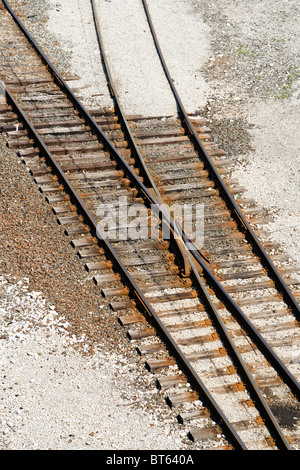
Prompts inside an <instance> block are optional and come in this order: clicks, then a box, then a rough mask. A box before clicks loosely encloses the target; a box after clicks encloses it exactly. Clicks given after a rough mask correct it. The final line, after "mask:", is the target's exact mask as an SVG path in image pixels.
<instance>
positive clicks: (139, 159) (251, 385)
mask: <svg viewBox="0 0 300 470" xmlns="http://www.w3.org/2000/svg"><path fill="white" fill-rule="evenodd" d="M91 3H92V10H93V16H94V22H95V27H96V34H97V38H98V44H99V49H100V53H101V55H102V59H103V64H104V68H105V72H106V75H107V79H108V86H109V88H110V90H111V95H112V98H113V100H114V105H115V109H116V112H117V114H118V115H119V119H120V122H121V126H122V128H123V130H125V135H126V136H127V139H128V141H129V142H130V148H131V149H132V151H133V153H134V156H135V161H136V164H137V166H138V167H139V168H141V169H142V171H143V176H144V177H145V180H146V181H147V182H148V185H150V187H151V188H152V190H153V192H154V193H155V195H156V197H157V199H158V200H159V201H160V203H161V204H163V202H164V201H163V198H162V196H161V194H160V192H159V190H158V188H157V186H156V185H155V183H154V180H153V178H152V175H151V172H150V171H149V169H148V167H147V164H146V163H145V161H144V158H143V156H142V154H141V152H140V150H139V148H138V146H137V144H136V141H135V138H134V136H133V133H132V131H131V129H130V125H129V123H128V120H127V118H126V116H125V113H124V111H123V109H122V105H121V102H120V99H119V95H118V91H117V89H116V87H115V84H114V80H113V77H112V73H111V70H110V67H109V63H108V59H107V55H106V53H105V47H104V42H103V37H102V34H101V27H100V18H99V14H98V10H97V8H96V5H95V0H92V1H91ZM171 225H172V227H174V226H175V228H176V226H177V225H179V223H178V221H176V220H174V221H173V222H171ZM178 229H179V232H180V233H183V236H184V240H185V243H190V244H191V241H190V240H189V238H188V237H187V236H186V235H185V233H184V231H183V229H182V227H180V226H179V227H178ZM184 250H185V257H186V258H187V260H188V262H189V264H190V267H191V269H192V271H193V274H194V277H195V278H196V282H197V284H198V287H200V291H201V292H202V294H204V296H205V301H206V303H207V305H208V308H209V310H210V312H211V313H212V314H213V317H214V319H215V320H216V321H217V324H218V329H219V330H220V332H221V337H223V338H225V343H226V345H227V348H228V349H229V351H230V352H231V355H232V356H233V357H234V363H235V364H236V365H237V370H238V372H239V373H240V375H241V376H242V377H243V378H244V380H245V382H246V383H247V386H248V389H250V390H251V392H252V394H253V395H254V396H255V397H256V398H255V402H256V405H257V406H258V408H259V409H260V411H261V413H262V414H263V415H264V416H267V420H268V422H269V425H271V428H274V429H275V430H276V435H277V436H279V439H280V440H281V439H282V440H283V442H284V446H287V448H289V444H288V442H287V440H286V438H285V436H284V435H283V433H282V432H281V429H280V427H279V425H278V423H277V421H276V419H275V417H274V415H273V413H272V412H271V410H270V408H269V406H268V405H267V403H266V401H265V399H264V397H263V396H262V394H261V392H260V390H259V388H258V387H257V384H256V382H255V380H254V378H253V376H252V375H251V373H250V371H249V369H248V367H247V366H246V364H245V362H244V361H243V358H242V356H241V354H240V353H239V351H238V349H237V347H236V346H235V344H234V341H233V340H232V338H231V336H230V334H229V332H228V330H227V328H226V326H225V324H224V322H223V320H222V318H221V316H220V315H219V312H218V311H217V309H216V307H215V305H214V303H213V301H212V298H211V296H210V295H209V294H208V291H207V289H206V288H205V286H204V283H203V281H202V279H201V277H200V276H199V273H198V270H197V268H196V266H195V264H194V261H193V260H192V259H191V257H190V255H189V250H188V249H187V248H186V245H185V247H184ZM192 254H193V255H194V257H195V258H196V257H197V262H198V263H199V261H200V259H199V251H198V250H197V251H196V253H195V252H194V251H192ZM200 255H201V265H202V264H203V265H205V266H206V263H205V261H207V259H206V258H205V257H204V256H203V255H202V253H201V252H200ZM203 259H205V261H203ZM199 264H200V263H199ZM207 269H208V268H207ZM208 271H209V272H210V273H211V271H210V270H209V269H208ZM219 291H220V289H219ZM222 293H223V291H222ZM244 323H245V322H244ZM259 404H260V405H259Z"/></svg>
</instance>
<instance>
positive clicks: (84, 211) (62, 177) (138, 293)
mask: <svg viewBox="0 0 300 470" xmlns="http://www.w3.org/2000/svg"><path fill="white" fill-rule="evenodd" d="M4 3H5V4H6V3H7V2H4ZM13 16H14V19H15V20H17V23H18V24H19V26H20V27H21V29H23V28H24V26H23V25H22V23H21V22H20V21H19V19H18V18H17V16H16V15H15V14H13ZM24 29H25V28H24ZM26 35H27V37H28V36H29V37H30V38H31V36H30V34H29V33H28V32H27V34H26ZM30 40H31V41H33V42H34V40H33V39H32V38H31V39H30ZM36 47H37V48H38V46H36ZM38 49H39V48H38ZM39 51H40V52H41V56H42V57H43V59H44V61H45V62H46V63H47V65H48V66H49V67H50V68H51V67H52V66H51V64H50V63H49V61H48V59H47V58H46V56H45V55H44V54H43V52H42V51H41V50H40V49H39ZM51 70H52V69H51ZM52 72H53V75H54V77H55V78H56V79H57V81H58V83H59V85H60V86H63V88H64V92H66V91H67V92H68V93H67V94H68V95H69V99H70V100H71V101H72V102H73V103H74V102H75V104H77V106H78V107H79V109H81V110H82V111H84V114H85V113H87V112H86V110H85V108H83V106H82V105H81V103H80V102H79V101H78V100H77V98H76V97H75V96H74V94H73V92H72V91H71V90H70V89H69V88H68V86H67V85H66V84H64V81H63V80H62V79H61V77H60V76H59V75H58V74H57V72H56V71H55V70H54V69H53V70H52ZM7 94H8V96H9V99H10V101H11V102H12V103H13V106H14V108H15V109H16V110H17V111H18V113H19V115H21V117H22V119H23V120H24V121H25V122H26V126H27V127H28V128H29V131H30V134H31V135H32V136H33V138H34V140H35V141H37V143H38V144H39V146H40V147H41V148H43V153H44V154H45V156H46V158H47V160H48V161H50V162H52V164H53V165H54V168H55V172H56V173H57V174H58V177H59V179H60V180H61V181H62V182H63V184H64V186H67V188H68V192H69V193H71V197H72V199H73V200H74V199H75V202H76V203H77V205H78V204H79V207H80V208H81V213H82V215H83V216H84V219H85V220H86V221H87V222H88V224H89V225H92V228H93V232H94V233H95V234H96V235H98V236H99V233H100V234H101V232H99V227H98V226H97V224H96V221H95V220H94V219H93V217H92V216H91V214H90V213H89V211H88V210H87V208H86V206H85V205H84V203H83V202H82V200H81V199H80V197H79V195H78V193H77V192H76V191H75V190H74V188H73V187H72V185H71V183H70V182H69V180H68V179H67V177H66V176H65V175H64V173H63V172H62V170H61V169H60V167H59V165H58V164H57V162H56V161H55V159H54V157H53V156H52V155H51V154H50V152H49V150H48V148H47V147H46V146H45V144H44V143H43V141H42V139H41V138H40V136H39V134H38V133H37V131H36V130H35V129H34V127H33V126H32V124H31V122H30V120H29V119H28V118H27V116H26V115H25V113H24V112H23V111H22V110H21V108H20V107H19V106H18V105H17V103H16V101H15V100H14V98H13V96H12V95H11V94H10V92H9V90H8V89H7ZM87 117H89V118H90V119H92V118H91V117H90V116H89V115H88V113H87ZM92 121H93V122H94V120H93V119H92ZM94 127H95V129H96V130H99V131H100V135H101V136H104V134H103V133H102V132H101V130H100V128H98V126H97V124H96V123H95V122H94ZM104 137H105V136H104ZM104 140H106V141H107V143H108V144H109V145H108V147H112V148H113V152H112V153H115V154H117V155H119V154H118V152H117V151H116V149H115V148H114V147H113V146H112V144H111V143H110V142H109V141H108V139H106V137H105V139H104ZM119 158H122V157H121V156H119ZM125 163H126V162H125ZM126 165H127V164H126ZM138 182H139V185H141V183H140V180H138ZM74 191H75V192H74ZM142 192H145V194H147V192H148V191H147V188H144V189H143V190H142ZM150 196H151V195H150ZM97 231H98V232H97ZM102 238H103V235H101V239H102ZM106 242H107V244H106V247H107V248H108V250H109V252H110V255H112V251H111V250H112V247H111V246H110V244H109V243H108V241H107V240H106ZM113 257H114V259H116V262H117V264H118V265H119V268H121V272H122V273H123V275H125V278H126V279H127V281H129V283H130V285H131V288H133V290H134V293H135V295H136V296H137V297H138V299H139V301H140V302H141V304H142V305H143V306H144V308H146V311H147V312H148V315H149V314H150V317H151V318H155V317H157V316H156V314H155V312H154V310H153V309H152V307H151V305H150V304H149V303H148V301H147V300H146V299H145V297H144V296H143V295H142V293H141V291H140V290H139V288H138V286H137V285H136V284H135V282H134V281H133V279H132V278H131V276H130V275H129V273H128V272H127V270H126V268H124V266H123V265H122V263H121V261H120V259H119V258H118V257H117V258H115V253H113ZM120 263H121V266H120ZM124 269H125V270H124ZM195 275H196V278H197V277H198V282H199V285H200V287H201V289H202V293H204V295H205V296H206V301H207V302H208V303H209V304H210V299H209V297H208V295H207V292H205V291H206V289H205V286H204V285H203V283H202V281H201V279H200V276H199V275H198V273H197V272H196V273H195ZM122 277H123V276H122ZM130 278H131V279H130ZM132 281H133V282H132ZM149 309H150V310H149ZM214 309H215V307H214V305H211V310H214ZM214 313H215V315H216V318H217V315H218V314H217V312H216V311H215V312H214ZM157 318H158V317H157ZM158 320H159V319H158ZM218 321H219V320H218ZM158 327H159V329H160V330H161V329H163V333H162V332H161V333H162V334H163V335H165V336H166V337H169V336H170V335H169V333H168V332H167V331H166V330H165V328H164V327H163V325H162V324H161V322H160V321H158ZM223 333H225V336H228V338H227V341H228V340H229V338H230V336H229V334H228V332H227V331H226V329H225V331H223ZM169 341H170V339H169ZM169 341H168V342H169ZM172 341H173V340H172ZM172 341H171V343H172ZM230 347H231V350H232V351H233V352H234V353H235V354H236V352H237V351H235V346H234V345H232V344H231V346H230ZM173 348H174V344H173V345H172V344H171V349H173ZM176 348H177V345H176V344H175V356H176V357H177V358H178V359H179V363H181V364H182V356H181V355H182V353H179V357H178V351H176ZM180 356H181V358H180ZM183 363H185V364H186V359H185V360H184V361H183ZM240 365H241V364H240ZM190 367H191V366H190V365H189V366H188V369H190ZM239 369H240V366H239ZM243 372H244V374H245V372H246V376H247V375H248V371H247V369H246V371H245V370H244V367H243ZM191 373H192V380H191V383H195V378H194V377H193V372H192V371H190V373H188V374H187V375H190V374H191ZM198 379H199V378H198V377H197V379H196V382H197V381H198ZM199 380H200V379H199ZM246 381H248V383H249V381H250V386H252V387H254V390H255V387H256V384H255V382H254V384H253V383H251V382H252V378H251V375H249V376H248V378H246ZM198 385H199V383H198ZM203 385H204V384H202V386H203ZM202 393H203V390H202ZM207 393H208V391H204V394H205V396H207ZM255 393H257V391H256V390H255ZM211 398H212V397H211ZM216 405H217V404H215V405H214V406H213V407H215V406H216ZM263 408H264V414H265V413H266V411H267V414H268V420H270V421H271V423H272V425H273V426H275V434H277V439H280V440H281V441H282V442H283V445H284V447H285V448H289V447H288V446H287V444H288V443H287V442H285V437H284V436H283V435H282V433H281V430H280V428H279V429H278V428H277V423H276V420H275V419H274V417H273V415H272V413H271V412H270V410H268V409H267V410H266V409H265V405H263ZM222 422H224V419H222ZM228 424H229V426H230V423H228ZM230 432H231V433H232V432H233V433H234V434H235V431H234V430H233V429H231V430H230ZM273 433H274V431H273Z"/></svg>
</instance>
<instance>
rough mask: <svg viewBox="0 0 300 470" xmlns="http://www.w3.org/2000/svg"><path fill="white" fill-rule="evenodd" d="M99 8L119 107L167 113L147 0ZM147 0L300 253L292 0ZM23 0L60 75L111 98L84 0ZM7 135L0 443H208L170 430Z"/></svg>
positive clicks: (185, 92) (286, 244)
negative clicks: (144, 5)
mask: <svg viewBox="0 0 300 470" xmlns="http://www.w3.org/2000/svg"><path fill="white" fill-rule="evenodd" d="M97 3H98V9H99V16H100V18H102V21H103V35H104V43H105V44H106V52H107V54H108V57H109V59H110V64H111V70H112V74H113V76H114V77H115V79H116V85H117V89H118V90H119V93H120V98H121V102H122V103H123V105H124V108H125V111H126V113H128V114H143V115H156V114H158V113H159V115H161V114H162V113H163V114H165V115H174V114H175V113H176V106H175V103H174V99H173V96H172V94H171V92H170V89H169V87H168V85H167V83H166V81H165V78H164V75H163V73H162V70H161V68H160V65H159V61H158V59H157V57H156V54H155V50H154V47H153V44H152V43H151V36H150V33H149V31H148V29H147V24H146V22H145V18H144V17H143V16H142V15H143V8H142V6H141V2H140V1H138V0H124V1H123V2H119V1H117V0H105V1H98V2H97ZM148 3H149V8H150V13H151V15H152V19H153V22H154V26H155V28H156V32H157V36H158V39H159V41H160V44H161V47H162V50H163V53H164V55H165V58H166V61H167V65H168V67H169V70H170V72H171V74H172V77H173V79H174V82H175V85H176V87H177V89H178V91H179V93H180V95H181V97H182V100H183V102H184V105H185V106H186V109H187V111H188V112H190V113H194V112H199V113H200V114H201V115H205V116H206V117H208V118H209V119H210V121H211V127H212V129H213V132H214V139H215V140H216V141H218V143H219V144H220V147H222V148H224V149H225V150H226V151H227V152H228V154H229V156H230V157H232V158H233V159H234V162H235V169H234V172H233V173H234V174H233V176H234V177H236V178H238V180H239V182H240V183H241V184H242V185H244V186H245V187H246V189H247V192H246V196H249V197H253V198H254V199H255V200H256V201H257V203H258V205H261V206H263V207H265V208H266V209H267V210H268V211H269V212H270V213H271V214H272V215H273V216H274V218H275V220H274V222H273V223H270V224H269V225H268V227H267V228H268V230H269V231H270V232H271V235H272V237H273V239H274V240H275V241H277V242H279V243H280V244H281V246H282V247H283V249H284V250H285V251H286V253H287V254H288V256H289V257H290V258H291V259H292V260H294V261H295V262H299V261H300V250H299V211H300V207H299V204H300V202H299V181H300V179H299V138H298V128H299V117H300V116H299V86H298V81H297V79H298V77H299V68H298V67H299V64H297V53H298V51H299V26H298V25H297V23H296V18H297V12H299V11H298V10H299V5H298V3H297V2H296V1H294V0H290V1H284V0H275V1H271V0H266V1H265V2H254V1H252V0H251V1H250V2H245V1H242V0H239V1H237V2H236V1H233V0H230V1H228V2H221V1H220V0H217V1H215V2H214V3H213V4H212V3H211V2H208V1H206V0H203V1H201V2H200V1H196V0H173V1H171V0H165V1H164V2H159V1H158V0H149V2H148ZM15 5H17V6H16V11H17V12H19V10H20V13H22V15H23V16H22V19H23V20H24V22H25V24H26V26H27V27H28V29H29V30H30V31H31V32H32V34H33V36H34V37H36V38H37V40H38V43H39V44H40V45H41V46H42V47H43V49H44V50H45V52H46V53H47V55H48V56H49V58H50V59H51V61H52V62H53V63H54V64H55V65H56V66H57V68H58V70H59V71H60V72H62V74H63V75H68V74H69V75H78V76H79V77H80V80H79V81H77V82H74V83H73V82H72V83H71V85H72V86H74V87H76V86H77V87H78V86H80V87H82V88H80V89H78V91H76V93H77V95H78V97H79V98H80V99H81V100H82V101H83V102H84V104H85V105H86V106H88V107H89V108H97V107H111V106H112V101H111V99H110V96H109V93H108V88H107V84H106V80H105V75H104V72H103V66H102V63H101V59H100V56H99V51H98V48H97V46H96V43H95V31H94V26H93V20H92V11H91V5H90V1H88V0H83V1H82V0H81V1H79V0H75V1H70V0H66V1H57V0H48V1H47V2H45V1H41V0H37V1H26V2H25V1H22V0H18V1H16V2H15ZM142 18H144V19H142ZM135 20H138V21H135ZM119 21H121V22H123V24H124V25H127V26H126V28H124V29H122V28H121V27H120V26H119V23H118V22H119ZM128 25H130V27H128ZM125 44H126V45H127V44H128V46H129V50H127V47H125ZM137 44H138V46H137ZM144 46H145V48H144ZM128 51H129V52H128ZM143 51H146V54H145V55H143V53H142V52H143ZM144 66H145V68H144ZM133 77H134V78H133ZM145 78H146V80H145ZM150 90H151V91H150ZM154 96H155V99H154V98H153V97H154ZM0 144H1V146H0V155H1V175H0V178H1V189H0V198H1V199H0V200H1V209H0V222H1V224H0V227H1V228H0V246H1V255H0V268H1V271H0V298H1V305H0V313H1V319H2V320H1V329H0V337H1V339H0V368H1V390H2V391H1V395H0V399H1V402H0V449H8V450H11V449H140V450H142V449H152V450H155V449H161V450H163V449H198V448H200V446H197V445H195V444H192V443H190V442H189V441H188V440H187V439H186V429H185V428H181V427H179V426H178V425H177V423H176V420H175V416H174V413H173V411H172V410H169V409H168V408H167V406H166V405H165V403H164V400H163V398H162V397H161V396H160V394H159V393H158V391H157V390H156V389H155V385H154V379H153V376H152V375H151V374H149V373H148V372H147V371H146V370H145V368H144V365H143V363H142V361H141V360H140V359H139V357H138V356H137V354H136V352H135V351H134V347H133V346H132V345H130V343H129V342H128V341H127V339H126V337H125V335H124V331H123V330H122V328H121V327H120V326H119V325H118V323H117V321H116V319H115V318H114V317H111V315H110V312H109V308H108V305H107V303H106V301H105V300H104V299H103V298H102V297H101V295H100V291H99V288H97V287H96V286H94V284H93V281H92V279H91V277H90V276H88V275H87V273H86V272H85V271H84V268H83V265H81V263H80V262H79V260H78V259H77V257H76V254H75V252H74V251H73V249H72V248H71V247H70V243H69V240H68V239H67V237H65V236H64V234H63V231H62V230H60V228H59V227H58V225H57V223H56V218H55V216H54V215H53V214H52V213H51V210H50V208H49V207H48V206H47V205H46V204H45V201H44V198H43V196H42V195H41V194H39V193H38V188H37V186H36V185H35V184H34V183H33V182H32V180H31V178H30V176H29V175H28V174H27V170H26V168H25V167H24V166H23V165H21V163H19V161H18V159H17V157H16V154H15V153H14V152H12V151H9V150H8V149H6V147H5V141H4V139H3V138H2V137H1V142H0ZM74 292H75V293H76V295H75V294H74ZM62 299H63V302H61V300H62ZM140 387H141V388H140Z"/></svg>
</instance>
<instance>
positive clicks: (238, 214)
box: [142, 0, 300, 320]
mask: <svg viewBox="0 0 300 470" xmlns="http://www.w3.org/2000/svg"><path fill="white" fill-rule="evenodd" d="M142 2H143V6H144V10H145V14H146V17H147V21H148V24H149V27H150V30H151V34H152V37H153V40H154V43H155V47H156V50H157V53H158V55H159V58H160V61H161V64H162V67H163V69H164V72H165V75H166V78H167V80H168V82H169V85H170V87H171V90H172V92H173V95H174V98H175V100H176V103H177V106H178V109H179V111H180V113H181V118H182V121H183V123H184V127H185V128H186V130H187V132H188V133H189V135H190V136H191V137H192V139H193V140H194V145H195V147H196V149H197V150H198V152H199V154H200V156H201V158H202V159H203V160H204V162H205V164H206V166H207V168H208V170H209V172H210V174H211V176H212V177H213V179H214V181H215V183H216V184H217V187H218V189H219V190H220V192H221V194H222V195H223V197H224V200H225V201H226V203H227V206H228V208H229V209H230V211H231V212H232V214H233V215H234V218H235V219H236V220H237V222H238V225H239V226H240V227H241V228H242V230H244V232H245V235H246V237H247V239H248V241H249V242H250V243H251V245H252V247H253V248H254V250H255V252H256V253H257V254H258V256H259V258H260V259H261V261H262V263H263V264H264V266H265V267H266V269H267V271H268V273H269V276H270V277H271V278H272V279H273V281H274V283H275V285H276V286H277V288H278V290H279V291H280V292H281V294H282V296H283V297H284V299H285V301H286V303H287V304H288V305H289V307H290V308H291V310H292V311H293V313H294V315H295V317H296V318H297V320H300V306H299V303H298V302H297V300H296V299H295V297H294V296H293V294H292V292H291V290H290V289H289V287H288V286H287V284H286V282H285V281H284V279H283V278H282V276H281V275H280V273H279V272H278V270H277V268H276V266H275V265H274V263H273V261H272V260H271V258H270V256H269V255H268V253H267V252H266V250H265V249H264V247H263V245H262V243H261V242H260V241H259V239H258V238H257V236H256V234H255V233H254V231H253V230H252V228H251V226H250V225H249V223H248V221H247V220H246V218H245V216H244V214H243V213H242V211H241V209H240V207H239V206H238V204H237V203H236V201H235V200H234V198H233V197H232V195H231V194H230V191H229V190H228V188H227V186H226V185H225V183H224V182H223V180H222V178H221V177H220V175H219V173H218V171H217V169H216V167H215V165H214V163H213V161H212V160H211V158H210V157H209V155H208V154H207V152H206V150H205V148H204V146H203V144H202V142H201V140H200V139H199V137H198V135H197V133H196V131H195V129H194V126H193V125H192V123H191V121H190V119H189V117H188V114H187V112H186V110H185V108H184V106H183V103H182V101H181V99H180V97H179V94H178V92H177V90H176V87H175V85H174V82H173V80H172V78H171V75H170V73H169V70H168V68H167V65H166V62H165V59H164V56H163V54H162V51H161V48H160V45H159V42H158V39H157V36H156V32H155V29H154V25H153V22H152V19H151V15H150V11H149V8H148V4H147V1H146V0H142Z"/></svg>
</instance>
